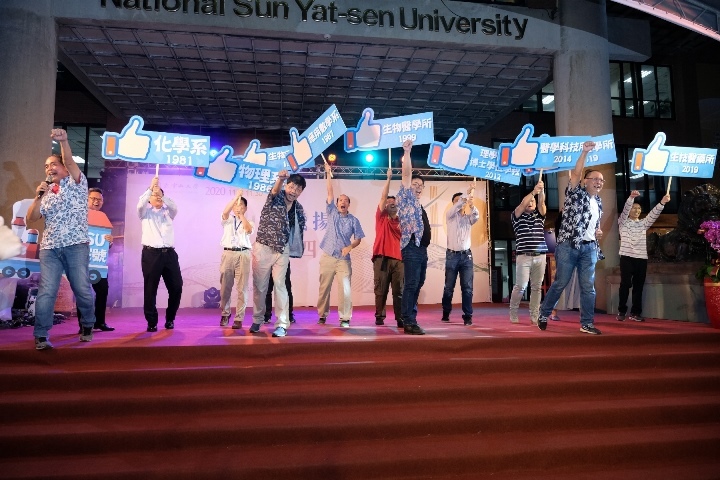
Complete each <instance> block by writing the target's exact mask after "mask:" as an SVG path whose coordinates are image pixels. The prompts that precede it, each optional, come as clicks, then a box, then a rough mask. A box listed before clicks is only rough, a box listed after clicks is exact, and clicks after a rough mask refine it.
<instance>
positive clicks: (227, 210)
mask: <svg viewBox="0 0 720 480" xmlns="http://www.w3.org/2000/svg"><path fill="white" fill-rule="evenodd" d="M240 197H242V189H241V188H238V189H237V192H235V196H234V197H233V199H232V200H230V202H228V204H227V205H225V209H224V210H223V213H222V219H223V220H227V219H228V218H230V212H232V209H233V207H234V206H235V204H236V203H237V202H239V201H240Z"/></svg>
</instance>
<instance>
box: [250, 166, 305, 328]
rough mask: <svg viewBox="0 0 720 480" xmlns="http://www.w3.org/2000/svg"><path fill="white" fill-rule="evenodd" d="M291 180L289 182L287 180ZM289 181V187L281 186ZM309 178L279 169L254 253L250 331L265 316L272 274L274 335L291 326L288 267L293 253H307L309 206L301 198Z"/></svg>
mask: <svg viewBox="0 0 720 480" xmlns="http://www.w3.org/2000/svg"><path fill="white" fill-rule="evenodd" d="M286 180H287V183H285V181H286ZM283 183H285V188H284V189H281V187H282V186H283ZM305 185H306V183H305V179H304V178H303V177H302V176H300V175H299V174H297V173H294V174H292V175H290V174H288V171H287V170H281V171H280V172H279V173H278V177H277V180H275V185H273V188H272V190H271V191H270V193H269V194H268V196H267V200H266V201H265V205H264V206H263V209H262V212H260V223H259V225H258V228H257V236H256V237H255V246H254V247H253V254H252V269H253V288H254V291H253V324H252V326H251V327H250V333H258V332H260V325H262V323H263V321H264V319H265V295H266V294H267V289H268V282H269V280H270V275H272V278H273V283H274V284H275V317H276V320H275V330H274V331H273V334H272V335H273V337H284V336H285V335H287V329H288V327H289V326H290V320H289V317H288V292H287V289H286V288H285V271H286V270H287V268H288V264H289V263H290V257H293V258H299V257H302V254H303V232H304V230H305V210H304V209H303V207H302V205H300V202H298V201H297V199H298V197H299V196H300V194H302V192H303V190H305Z"/></svg>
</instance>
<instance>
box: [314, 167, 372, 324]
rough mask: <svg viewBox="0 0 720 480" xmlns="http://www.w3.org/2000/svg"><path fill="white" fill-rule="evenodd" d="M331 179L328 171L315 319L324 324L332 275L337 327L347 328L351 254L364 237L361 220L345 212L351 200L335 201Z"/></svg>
mask: <svg viewBox="0 0 720 480" xmlns="http://www.w3.org/2000/svg"><path fill="white" fill-rule="evenodd" d="M331 178H332V176H331V175H330V172H329V171H328V172H327V173H326V176H325V183H326V184H327V200H326V210H327V230H325V236H324V237H323V239H322V241H321V242H320V248H321V249H322V251H323V254H322V256H321V257H320V291H319V293H318V302H317V309H318V316H319V317H320V319H319V320H318V323H319V324H321V325H322V324H324V323H325V319H326V318H327V316H328V313H329V312H330V290H331V289H332V282H333V279H334V278H335V276H336V275H337V278H338V282H337V284H338V315H339V316H340V326H341V327H343V328H348V327H349V326H350V319H351V318H352V290H351V277H352V263H351V261H350V251H351V250H352V249H353V248H355V247H357V246H358V245H360V241H361V240H362V238H363V237H364V236H365V233H364V232H363V229H362V227H361V226H360V220H358V219H357V217H356V216H355V215H353V214H351V213H350V212H349V211H348V209H349V208H350V197H348V196H347V195H340V196H339V197H338V198H337V202H336V201H335V195H334V193H333V185H332V180H331Z"/></svg>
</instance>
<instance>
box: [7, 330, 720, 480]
mask: <svg viewBox="0 0 720 480" xmlns="http://www.w3.org/2000/svg"><path fill="white" fill-rule="evenodd" d="M657 337H658V338H656V337H655V336H652V335H648V336H646V337H645V338H640V337H638V338H634V339H627V338H625V337H623V338H616V340H617V341H615V342H612V341H607V340H602V341H598V342H594V343H593V342H592V340H599V339H598V338H592V337H580V339H577V338H574V337H569V338H565V339H562V338H561V339H558V338H553V339H544V338H533V339H524V340H523V341H522V342H514V341H502V340H495V341H490V342H489V341H486V340H483V339H476V340H473V341H463V342H464V343H463V344H462V345H454V346H453V345H450V344H448V343H447V342H445V341H442V340H437V339H436V340H432V341H423V340H421V341H418V342H405V341H403V342H394V343H391V342H386V343H385V344H379V342H378V343H375V344H371V343H347V344H344V345H342V348H337V347H336V346H328V345H314V344H303V345H300V344H295V345H291V346H289V345H266V346H258V348H247V347H246V346H237V347H218V348H217V349H216V350H217V351H212V350H208V347H168V348H167V349H164V348H143V349H137V348H128V349H123V348H113V349H95V350H91V349H83V350H75V351H66V352H64V351H57V352H51V354H54V355H55V356H54V357H50V356H46V357H43V356H42V355H43V353H44V352H30V353H32V354H34V356H29V355H27V354H25V353H23V352H15V353H16V354H17V355H16V356H15V357H20V358H21V359H22V358H23V357H26V355H27V358H30V359H31V360H30V361H26V362H23V361H22V360H18V358H14V359H11V358H10V357H11V355H10V354H7V353H6V352H0V360H3V361H4V360H6V359H7V360H8V361H7V362H5V363H4V368H3V370H2V371H1V372H0V389H2V392H3V394H2V396H0V415H1V416H2V422H1V423H0V478H11V479H12V478H14V479H21V478H53V479H65V478H68V479H70V478H73V479H94V478H103V479H129V478H143V479H146V478H150V479H153V478H158V479H159V478H173V479H184V478H188V479H190V478H203V479H205V478H208V479H214V478H223V479H227V478H248V479H264V478H268V479H269V478H285V479H287V478H293V479H305V478H308V479H310V478H312V479H325V478H327V479H335V478H342V479H368V478H390V479H398V480H400V479H409V478H421V479H422V478H433V479H445V478H447V479H450V478H453V479H456V480H462V479H470V478H478V479H483V478H490V477H492V478H495V479H496V478H515V479H520V480H522V479H526V478H527V479H530V478H539V479H543V478H548V479H549V478H553V479H571V478H572V479H587V480H595V479H599V478H617V479H630V478H638V477H648V478H679V479H683V478H688V479H706V478H718V477H720V458H718V456H717V451H718V449H720V408H718V407H720V344H718V343H717V341H716V337H717V336H716V335H664V336H657ZM660 337H662V338H660ZM667 337H675V338H672V339H671V338H667ZM546 340H550V341H546ZM391 347H394V348H391ZM210 348H212V347H210ZM118 350H126V351H125V352H122V351H118ZM157 350H160V351H157ZM283 351H284V352H283ZM208 352H211V353H208ZM282 353H285V354H286V356H283V355H282ZM38 355H40V356H38ZM154 357H156V358H155V361H154ZM651 472H673V473H670V474H669V476H668V475H664V474H663V475H660V476H653V475H652V473H651ZM648 473H649V475H648Z"/></svg>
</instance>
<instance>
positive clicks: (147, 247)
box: [143, 245, 175, 253]
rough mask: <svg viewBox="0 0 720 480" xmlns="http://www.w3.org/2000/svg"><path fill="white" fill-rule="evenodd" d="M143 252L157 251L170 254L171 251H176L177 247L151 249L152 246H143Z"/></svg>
mask: <svg viewBox="0 0 720 480" xmlns="http://www.w3.org/2000/svg"><path fill="white" fill-rule="evenodd" d="M143 250H155V251H157V252H163V253H165V252H168V251H170V250H175V247H160V248H155V247H150V246H148V245H143Z"/></svg>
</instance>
